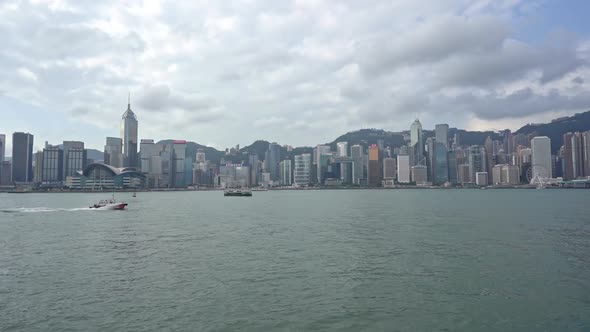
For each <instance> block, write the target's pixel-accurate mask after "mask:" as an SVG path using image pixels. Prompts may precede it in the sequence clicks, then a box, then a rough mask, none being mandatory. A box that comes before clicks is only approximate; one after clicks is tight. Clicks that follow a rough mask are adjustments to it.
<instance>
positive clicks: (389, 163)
mask: <svg viewBox="0 0 590 332" xmlns="http://www.w3.org/2000/svg"><path fill="white" fill-rule="evenodd" d="M396 173H397V170H396V167H395V159H394V158H391V157H387V158H383V179H384V180H393V179H395V175H396Z"/></svg>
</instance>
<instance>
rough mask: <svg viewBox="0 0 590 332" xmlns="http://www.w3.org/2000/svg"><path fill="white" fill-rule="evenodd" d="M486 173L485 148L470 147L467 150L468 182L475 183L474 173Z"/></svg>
mask: <svg viewBox="0 0 590 332" xmlns="http://www.w3.org/2000/svg"><path fill="white" fill-rule="evenodd" d="M485 171H486V154H485V148H483V147H481V146H479V145H472V146H471V147H470V148H469V181H470V182H472V183H475V180H476V173H477V172H485Z"/></svg>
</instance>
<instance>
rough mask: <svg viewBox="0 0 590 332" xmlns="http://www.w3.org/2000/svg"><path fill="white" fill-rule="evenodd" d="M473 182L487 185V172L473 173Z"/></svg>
mask: <svg viewBox="0 0 590 332" xmlns="http://www.w3.org/2000/svg"><path fill="white" fill-rule="evenodd" d="M475 184H476V185H478V186H487V185H488V172H476V173H475Z"/></svg>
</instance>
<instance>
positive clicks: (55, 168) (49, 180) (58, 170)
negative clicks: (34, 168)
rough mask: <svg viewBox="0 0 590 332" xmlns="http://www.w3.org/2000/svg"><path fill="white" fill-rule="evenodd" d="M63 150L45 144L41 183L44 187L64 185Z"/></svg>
mask: <svg viewBox="0 0 590 332" xmlns="http://www.w3.org/2000/svg"><path fill="white" fill-rule="evenodd" d="M63 180H64V177H63V150H62V149H60V148H59V146H55V145H49V144H47V143H45V148H44V149H43V162H42V171H41V183H42V184H43V185H49V186H53V185H55V186H58V185H61V184H62V183H63Z"/></svg>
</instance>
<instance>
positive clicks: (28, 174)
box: [11, 132, 33, 182]
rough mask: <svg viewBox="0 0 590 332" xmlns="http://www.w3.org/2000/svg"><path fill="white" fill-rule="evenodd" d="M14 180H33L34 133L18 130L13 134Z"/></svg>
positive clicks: (12, 172)
mask: <svg viewBox="0 0 590 332" xmlns="http://www.w3.org/2000/svg"><path fill="white" fill-rule="evenodd" d="M11 174H12V181H11V182H31V181H33V135H31V134H29V133H22V132H16V133H14V134H12V171H11Z"/></svg>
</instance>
